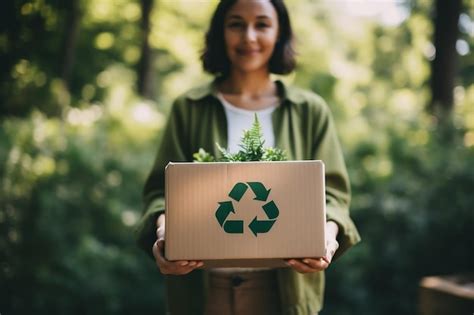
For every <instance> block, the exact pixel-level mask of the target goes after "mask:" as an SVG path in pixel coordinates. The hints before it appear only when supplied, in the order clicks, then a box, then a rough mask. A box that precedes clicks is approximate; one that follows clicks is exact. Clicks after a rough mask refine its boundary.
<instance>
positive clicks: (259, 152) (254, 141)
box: [193, 114, 287, 162]
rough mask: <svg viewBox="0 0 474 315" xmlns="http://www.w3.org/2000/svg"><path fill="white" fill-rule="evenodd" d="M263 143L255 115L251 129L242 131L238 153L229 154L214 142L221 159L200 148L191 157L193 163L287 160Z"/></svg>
mask: <svg viewBox="0 0 474 315" xmlns="http://www.w3.org/2000/svg"><path fill="white" fill-rule="evenodd" d="M264 143H265V140H263V134H262V127H261V125H260V122H259V120H258V117H257V114H255V119H254V122H253V124H252V127H251V128H250V129H249V130H244V133H243V136H242V138H241V140H240V144H239V146H240V150H239V152H237V153H231V152H229V151H228V150H226V149H225V148H223V147H221V146H220V145H219V143H217V142H216V145H217V148H218V149H219V151H220V152H221V154H222V157H221V158H216V157H214V156H213V155H212V154H210V153H209V152H207V151H206V150H204V149H202V148H200V149H199V151H198V152H196V153H194V154H193V157H194V161H195V162H245V161H285V160H286V159H287V158H286V155H285V152H284V151H283V150H281V149H278V148H273V147H264V146H263V144H264Z"/></svg>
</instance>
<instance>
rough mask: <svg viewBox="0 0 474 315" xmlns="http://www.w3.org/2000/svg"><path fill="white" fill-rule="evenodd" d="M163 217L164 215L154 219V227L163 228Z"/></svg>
mask: <svg viewBox="0 0 474 315" xmlns="http://www.w3.org/2000/svg"><path fill="white" fill-rule="evenodd" d="M165 222H166V221H165V215H164V214H160V215H159V216H158V219H156V226H165Z"/></svg>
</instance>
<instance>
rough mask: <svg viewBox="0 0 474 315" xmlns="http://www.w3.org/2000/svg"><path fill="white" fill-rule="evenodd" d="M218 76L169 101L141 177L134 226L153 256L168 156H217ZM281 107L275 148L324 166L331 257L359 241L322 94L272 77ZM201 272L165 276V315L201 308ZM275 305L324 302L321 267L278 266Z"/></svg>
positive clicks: (222, 133) (305, 306) (223, 128)
mask: <svg viewBox="0 0 474 315" xmlns="http://www.w3.org/2000/svg"><path fill="white" fill-rule="evenodd" d="M215 82H216V81H214V82H211V83H207V84H205V85H203V86H200V87H197V88H194V89H192V90H190V91H188V92H187V93H184V94H183V95H181V96H180V97H178V98H177V99H176V101H175V102H174V103H173V106H172V109H171V113H170V116H169V118H168V122H167V125H166V127H165V130H164V134H163V139H162V142H161V145H160V148H159V150H158V154H157V157H156V160H155V163H154V166H153V169H152V171H151V173H150V175H149V177H148V179H147V181H146V184H145V187H144V191H143V198H144V203H145V214H144V215H143V217H142V219H141V221H140V222H139V225H138V230H137V232H138V243H139V245H140V247H142V248H143V249H144V250H145V252H146V253H148V254H149V255H151V257H153V255H152V246H153V243H154V242H155V241H156V219H157V217H158V215H159V214H161V213H163V212H164V206H165V202H164V187H165V182H164V169H165V166H166V165H167V164H168V162H170V161H173V162H184V161H187V162H189V161H193V156H192V155H193V153H194V152H197V151H198V150H199V148H201V147H202V148H204V149H205V150H206V151H208V152H211V153H213V154H214V155H215V156H219V155H220V153H219V152H218V150H217V148H216V145H215V143H216V142H218V143H219V144H220V145H221V146H222V147H226V146H227V121H226V115H225V111H224V108H223V106H222V104H221V103H220V101H219V100H218V98H217V97H216V93H217V90H216V83H215ZM276 85H277V88H278V94H279V97H280V100H281V103H280V105H279V106H278V107H277V108H276V109H275V111H274V112H273V114H272V122H273V130H274V136H275V147H277V148H280V149H283V150H285V151H286V154H287V157H288V159H289V160H322V161H323V162H324V164H325V171H326V212H327V220H332V221H334V222H336V223H337V225H338V226H339V234H338V239H337V240H338V242H339V249H338V250H337V252H336V254H335V256H334V258H333V261H334V259H337V258H338V257H339V256H340V255H341V254H342V253H344V252H345V251H346V250H347V249H348V248H349V247H351V246H353V245H354V244H356V243H357V242H359V241H360V236H359V233H358V231H357V229H356V227H355V225H354V223H353V221H352V220H351V218H350V216H349V203H350V185H349V178H348V175H347V170H346V166H345V163H344V157H343V154H342V151H341V148H340V145H339V141H338V138H337V134H336V129H335V126H334V122H333V119H332V116H331V113H330V111H329V108H328V106H327V105H326V103H325V102H324V100H323V99H322V98H321V97H319V96H318V95H316V94H315V93H312V92H310V91H305V90H301V89H298V88H295V87H288V86H285V85H284V84H283V83H282V82H281V81H276ZM206 279H207V277H206V271H203V270H195V271H193V272H191V273H190V274H188V275H185V276H166V285H167V300H168V304H169V305H168V307H169V310H170V311H171V314H173V315H174V314H185V315H188V314H202V312H203V306H204V302H205V294H206V292H205V291H206V290H205V288H206ZM278 281H279V284H280V285H279V290H280V300H281V309H282V311H283V314H285V315H290V314H291V315H293V314H295V315H307V314H308V315H309V314H313V313H316V312H318V311H319V310H320V309H321V308H322V305H323V295H324V273H323V272H316V273H311V274H300V273H298V272H296V271H294V270H293V269H291V268H282V269H278Z"/></svg>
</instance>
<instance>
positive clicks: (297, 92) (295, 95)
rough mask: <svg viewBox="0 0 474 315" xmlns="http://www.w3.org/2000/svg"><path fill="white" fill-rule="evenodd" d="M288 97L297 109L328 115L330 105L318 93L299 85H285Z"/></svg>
mask: <svg viewBox="0 0 474 315" xmlns="http://www.w3.org/2000/svg"><path fill="white" fill-rule="evenodd" d="M285 91H286V96H287V99H288V100H289V101H290V102H291V103H292V105H293V106H294V107H295V109H297V110H302V111H305V112H311V113H317V114H320V115H321V114H323V115H328V114H329V113H330V110H329V106H328V104H327V103H326V101H325V100H324V99H323V98H322V97H321V96H320V95H319V94H317V93H315V92H313V91H311V90H309V89H302V88H300V87H297V86H285Z"/></svg>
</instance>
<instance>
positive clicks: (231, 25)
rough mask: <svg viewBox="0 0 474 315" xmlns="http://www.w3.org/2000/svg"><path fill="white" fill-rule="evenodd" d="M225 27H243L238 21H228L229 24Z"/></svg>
mask: <svg viewBox="0 0 474 315" xmlns="http://www.w3.org/2000/svg"><path fill="white" fill-rule="evenodd" d="M227 27H228V28H241V27H243V24H242V23H240V22H230V23H229V24H227Z"/></svg>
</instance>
